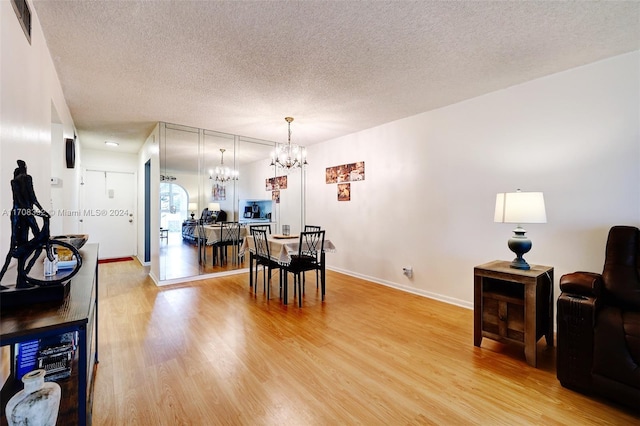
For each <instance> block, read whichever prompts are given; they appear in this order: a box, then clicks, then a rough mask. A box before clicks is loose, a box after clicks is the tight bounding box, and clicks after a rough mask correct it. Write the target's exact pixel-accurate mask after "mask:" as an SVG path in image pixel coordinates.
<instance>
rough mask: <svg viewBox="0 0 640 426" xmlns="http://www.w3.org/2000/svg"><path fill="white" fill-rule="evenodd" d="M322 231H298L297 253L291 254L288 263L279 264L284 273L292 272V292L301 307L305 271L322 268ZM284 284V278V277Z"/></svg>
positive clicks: (323, 291) (320, 269)
mask: <svg viewBox="0 0 640 426" xmlns="http://www.w3.org/2000/svg"><path fill="white" fill-rule="evenodd" d="M324 232H325V231H303V232H301V233H300V240H299V243H298V254H294V255H291V262H290V263H289V264H288V265H281V266H280V268H281V270H282V271H284V273H285V274H288V273H289V272H291V273H292V274H293V286H294V287H293V293H294V296H295V295H296V293H297V295H298V306H299V307H302V295H303V294H304V279H303V277H304V275H303V273H304V272H305V271H313V270H316V271H321V272H322V270H323V268H324ZM285 284H286V278H285ZM321 284H322V300H324V294H325V283H324V274H323V280H322V283H321Z"/></svg>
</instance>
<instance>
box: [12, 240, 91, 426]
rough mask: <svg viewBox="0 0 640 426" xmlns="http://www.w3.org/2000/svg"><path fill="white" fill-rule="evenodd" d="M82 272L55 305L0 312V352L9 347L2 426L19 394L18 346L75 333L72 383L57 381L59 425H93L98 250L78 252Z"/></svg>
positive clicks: (85, 249)
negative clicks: (8, 404) (1, 348)
mask: <svg viewBox="0 0 640 426" xmlns="http://www.w3.org/2000/svg"><path fill="white" fill-rule="evenodd" d="M80 254H81V255H82V268H81V269H80V271H79V272H78V274H77V275H76V276H75V277H73V278H72V279H71V289H70V292H69V295H68V296H67V298H66V299H65V300H64V301H62V302H57V303H39V304H33V305H28V306H22V307H15V308H11V309H6V310H3V312H2V321H0V330H1V335H0V346H7V345H11V348H12V349H11V364H12V365H11V374H10V375H9V377H8V378H7V380H6V381H5V383H4V386H3V387H2V393H1V398H2V399H1V401H2V404H0V405H1V408H2V413H1V414H0V424H1V425H3V426H4V425H6V424H7V419H6V418H5V412H4V410H5V406H6V405H7V402H8V400H9V399H10V398H11V397H12V396H13V395H14V394H15V393H16V392H18V391H19V390H21V389H22V387H23V386H22V382H21V381H20V379H19V378H16V377H15V374H16V366H15V351H14V350H13V348H14V345H15V344H16V343H23V342H28V341H33V340H38V339H41V338H46V337H50V336H56V335H60V334H63V333H67V332H77V333H78V343H77V349H76V351H75V358H74V359H73V362H72V370H71V371H72V372H71V377H69V378H66V379H61V380H58V381H57V383H58V384H59V385H60V387H61V390H62V398H61V401H60V410H59V413H58V424H59V425H65V426H67V425H87V424H91V406H92V391H93V386H92V385H93V379H94V373H95V368H96V367H97V363H98V245H97V244H86V245H85V246H84V247H83V248H82V249H81V250H80Z"/></svg>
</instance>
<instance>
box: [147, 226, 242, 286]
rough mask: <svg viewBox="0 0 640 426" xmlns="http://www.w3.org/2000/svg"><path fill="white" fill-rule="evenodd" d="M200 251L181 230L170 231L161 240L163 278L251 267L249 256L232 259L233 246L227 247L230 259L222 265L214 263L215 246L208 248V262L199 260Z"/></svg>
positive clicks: (168, 278) (169, 278) (160, 251)
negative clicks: (185, 237)
mask: <svg viewBox="0 0 640 426" xmlns="http://www.w3.org/2000/svg"><path fill="white" fill-rule="evenodd" d="M198 251H199V249H198V246H197V245H195V244H193V243H188V242H186V241H184V240H183V239H182V234H181V233H180V232H169V235H168V237H167V238H166V239H162V240H161V241H160V250H159V255H160V265H161V272H160V275H161V279H163V280H172V279H176V278H185V277H192V276H194V275H203V274H212V273H216V272H225V271H230V270H233V269H242V268H248V267H249V256H244V257H243V258H242V259H239V260H237V261H236V262H233V261H232V260H233V259H232V248H231V247H229V248H228V249H227V255H228V259H227V260H228V261H227V262H226V263H224V264H223V265H222V266H221V265H220V264H219V262H216V264H215V265H214V264H213V247H211V246H208V247H207V248H206V252H207V253H206V262H204V261H203V262H202V263H200V262H199V253H198Z"/></svg>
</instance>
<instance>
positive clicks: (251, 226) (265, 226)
mask: <svg viewBox="0 0 640 426" xmlns="http://www.w3.org/2000/svg"><path fill="white" fill-rule="evenodd" d="M254 229H263V230H265V231H267V234H271V224H270V223H267V224H264V223H263V224H260V225H249V234H251V231H253V230H254Z"/></svg>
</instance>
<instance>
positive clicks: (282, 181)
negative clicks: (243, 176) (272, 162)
mask: <svg viewBox="0 0 640 426" xmlns="http://www.w3.org/2000/svg"><path fill="white" fill-rule="evenodd" d="M279 189H287V177H286V176H276V177H272V178H267V179H266V180H265V190H267V191H274V190H279Z"/></svg>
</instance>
